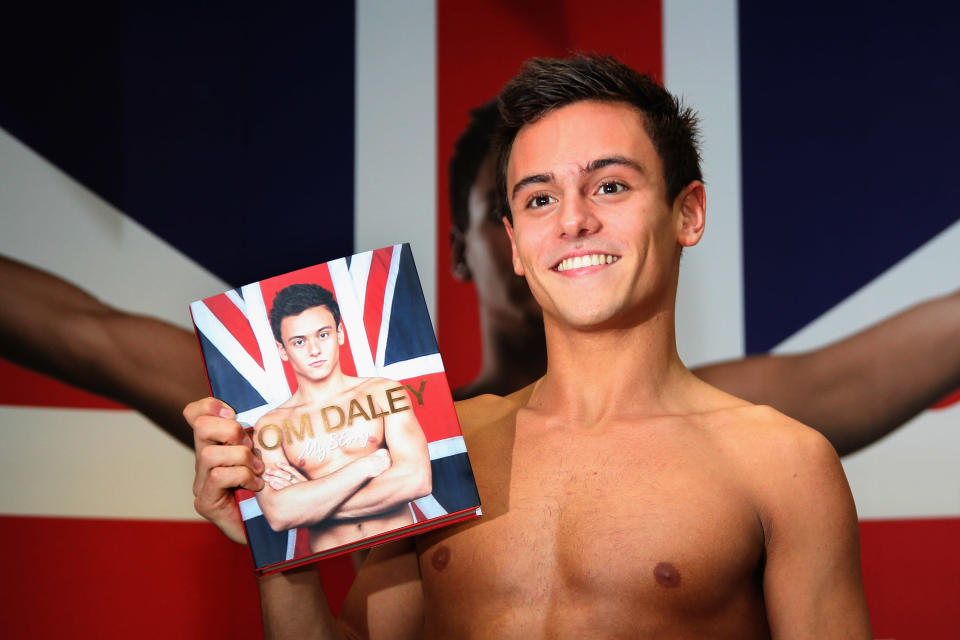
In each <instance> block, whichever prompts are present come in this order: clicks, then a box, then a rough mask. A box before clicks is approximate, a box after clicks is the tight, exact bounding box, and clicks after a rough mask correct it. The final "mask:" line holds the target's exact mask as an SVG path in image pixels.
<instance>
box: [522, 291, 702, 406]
mask: <svg viewBox="0 0 960 640" xmlns="http://www.w3.org/2000/svg"><path fill="white" fill-rule="evenodd" d="M545 329H546V340H547V359H548V364H547V372H546V374H545V375H544V377H543V378H542V379H541V380H540V381H539V382H538V383H537V385H536V387H535V389H534V391H533V393H532V395H531V397H530V401H529V403H528V406H529V407H530V408H532V409H539V410H544V411H547V412H549V413H557V414H561V415H563V416H564V419H565V420H567V421H568V422H569V423H570V424H574V425H575V424H580V425H592V424H597V423H599V422H602V421H604V420H608V419H615V418H618V417H622V416H625V415H631V416H643V415H647V416H653V415H664V414H676V413H682V412H686V411H690V410H691V409H690V407H691V402H690V392H693V391H694V390H695V389H696V388H697V387H698V386H699V385H702V383H700V382H699V381H698V380H697V379H696V378H695V377H694V376H693V374H691V373H690V372H689V371H688V370H687V368H686V367H685V366H684V365H683V363H682V362H681V361H680V357H679V355H678V354H677V347H676V338H675V331H674V315H673V309H672V307H671V308H668V309H663V310H661V311H658V312H657V313H654V314H651V315H650V316H649V317H648V318H647V319H646V320H644V321H643V322H642V323H639V324H636V325H632V326H626V327H617V328H612V329H604V330H591V331H587V330H582V329H576V328H572V327H569V326H564V325H563V324H562V323H560V322H558V321H556V320H555V319H550V318H546V319H545Z"/></svg>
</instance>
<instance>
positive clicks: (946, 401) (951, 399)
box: [930, 389, 960, 409]
mask: <svg viewBox="0 0 960 640" xmlns="http://www.w3.org/2000/svg"><path fill="white" fill-rule="evenodd" d="M958 402H960V389H957V390H956V391H954V392H953V393H950V394H947V396H946V397H945V398H943V399H942V400H940V401H939V402H937V403H936V404H935V405H933V406H932V407H930V408H931V409H946V408H947V407H950V406H953V405H955V404H957V403H958Z"/></svg>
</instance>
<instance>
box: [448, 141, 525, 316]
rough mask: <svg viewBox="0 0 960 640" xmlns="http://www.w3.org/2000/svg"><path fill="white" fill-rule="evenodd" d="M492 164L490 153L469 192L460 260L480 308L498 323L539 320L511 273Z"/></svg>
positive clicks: (520, 281)
mask: <svg viewBox="0 0 960 640" xmlns="http://www.w3.org/2000/svg"><path fill="white" fill-rule="evenodd" d="M496 164H497V161H496V154H495V153H493V152H492V151H491V152H490V153H488V154H487V157H486V159H485V160H484V162H483V164H482V165H481V166H480V170H479V171H478V172H477V177H476V180H475V181H474V183H473V185H472V186H471V188H470V194H469V197H468V202H467V208H468V211H469V215H470V219H469V224H468V227H467V230H466V232H465V233H464V238H463V242H464V246H463V257H462V259H463V260H464V263H465V266H466V267H467V270H468V273H469V274H470V278H471V279H472V280H473V282H474V285H475V286H476V289H477V300H478V302H479V304H480V306H481V307H482V308H483V309H484V310H485V311H486V312H487V313H489V314H491V315H492V316H494V317H495V318H497V320H498V321H499V322H500V323H514V322H516V323H523V322H524V321H525V320H526V319H530V318H539V316H540V307H538V306H537V303H536V301H534V299H533V296H531V295H530V288H529V287H528V286H527V283H526V281H524V279H523V278H520V277H517V275H516V274H515V273H514V272H513V263H512V261H511V250H510V238H509V237H507V234H506V233H504V231H503V223H502V222H501V216H502V214H501V213H500V210H499V207H497V206H496V201H497V195H496V178H495V176H496Z"/></svg>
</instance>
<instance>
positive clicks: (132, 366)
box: [0, 256, 209, 446]
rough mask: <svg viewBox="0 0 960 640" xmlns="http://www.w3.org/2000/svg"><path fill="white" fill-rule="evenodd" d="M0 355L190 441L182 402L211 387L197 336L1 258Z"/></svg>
mask: <svg viewBox="0 0 960 640" xmlns="http://www.w3.org/2000/svg"><path fill="white" fill-rule="evenodd" d="M0 282H2V283H3V284H2V286H0V357H3V358H6V359H8V360H10V361H11V362H15V363H17V364H19V365H21V366H24V367H28V368H30V369H33V370H35V371H39V372H40V373H44V374H47V375H50V376H53V377H55V378H57V379H59V380H63V381H64V382H67V383H69V384H72V385H75V386H77V387H80V388H82V389H86V390H87V391H92V392H93V393H97V394H100V395H103V396H106V397H108V398H111V399H113V400H116V401H118V402H121V403H123V404H125V405H127V406H129V407H131V408H133V409H136V410H137V411H139V412H140V413H142V414H143V415H145V416H146V417H147V418H149V419H150V420H152V421H153V422H155V423H156V424H158V425H159V426H160V427H161V428H162V429H163V430H164V431H166V432H167V433H169V434H170V435H172V436H173V437H174V438H176V439H177V440H179V441H180V442H182V443H184V444H186V445H187V446H191V445H192V444H193V434H192V433H191V431H190V428H189V426H188V425H186V424H184V421H183V413H182V409H183V406H184V405H186V404H187V403H188V402H190V400H191V399H193V398H197V397H200V396H204V395H206V394H208V393H209V388H208V386H207V381H206V378H205V376H204V373H203V364H202V361H201V358H200V352H199V350H198V348H197V340H196V337H195V336H194V335H193V334H192V333H191V332H189V331H186V330H184V329H181V328H180V327H176V326H174V325H172V324H169V323H167V322H164V321H162V320H157V319H155V318H149V317H146V316H140V315H134V314H130V313H124V312H122V311H118V310H116V309H113V308H112V307H109V306H107V305H105V304H103V303H102V302H100V301H99V300H97V299H96V298H94V297H93V296H91V295H90V294H88V293H87V292H85V291H82V290H81V289H79V288H77V287H75V286H74V285H72V284H70V283H69V282H66V281H64V280H61V279H60V278H58V277H56V276H54V275H52V274H49V273H46V272H44V271H40V270H38V269H35V268H33V267H30V266H28V265H25V264H22V263H20V262H15V261H13V260H10V259H8V258H5V257H3V256H0Z"/></svg>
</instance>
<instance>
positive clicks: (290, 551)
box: [284, 529, 297, 560]
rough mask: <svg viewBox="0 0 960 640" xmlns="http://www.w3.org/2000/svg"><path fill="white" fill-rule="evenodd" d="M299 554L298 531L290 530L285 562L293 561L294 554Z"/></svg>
mask: <svg viewBox="0 0 960 640" xmlns="http://www.w3.org/2000/svg"><path fill="white" fill-rule="evenodd" d="M296 552H297V530H296V529H290V531H287V554H286V556H285V558H284V559H285V560H293V556H294V554H295V553H296Z"/></svg>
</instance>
